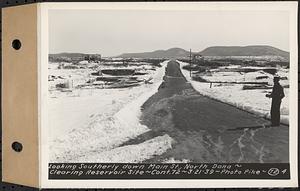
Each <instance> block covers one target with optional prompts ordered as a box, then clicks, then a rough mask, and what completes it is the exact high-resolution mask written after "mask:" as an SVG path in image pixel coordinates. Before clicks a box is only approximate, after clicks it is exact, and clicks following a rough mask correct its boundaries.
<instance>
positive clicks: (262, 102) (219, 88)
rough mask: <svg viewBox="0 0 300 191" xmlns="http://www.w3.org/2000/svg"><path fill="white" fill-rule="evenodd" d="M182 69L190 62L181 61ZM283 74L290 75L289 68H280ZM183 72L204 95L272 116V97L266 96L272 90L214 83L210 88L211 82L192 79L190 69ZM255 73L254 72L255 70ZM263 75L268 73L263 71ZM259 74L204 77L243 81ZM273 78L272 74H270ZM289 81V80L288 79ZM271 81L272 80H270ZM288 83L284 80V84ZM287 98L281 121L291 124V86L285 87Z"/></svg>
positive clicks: (257, 113)
mask: <svg viewBox="0 0 300 191" xmlns="http://www.w3.org/2000/svg"><path fill="white" fill-rule="evenodd" d="M178 62H179V63H180V65H181V69H182V67H183V66H184V65H188V63H185V62H180V61H178ZM279 72H280V74H281V76H288V70H284V69H282V70H280V71H279ZM182 73H183V75H184V76H185V78H186V79H187V80H188V81H189V82H190V83H191V84H192V86H193V88H194V89H195V90H197V91H198V92H199V93H201V94H202V95H205V96H208V97H211V98H213V99H216V100H219V101H222V102H224V103H228V104H231V105H233V106H235V107H237V108H240V109H242V110H245V111H248V112H250V113H253V114H256V115H259V116H262V117H265V118H268V119H269V118H270V108H271V99H269V98H266V97H265V94H267V93H269V92H271V91H272V90H242V85H240V84H219V83H216V84H213V85H212V87H211V88H210V84H209V83H203V82H198V81H194V80H192V79H191V77H190V74H189V71H187V70H184V69H182ZM253 73H254V72H253ZM262 74H263V75H268V76H269V74H265V73H262ZM257 75H258V74H257V73H256V72H255V74H251V73H248V74H245V76H243V75H239V74H237V73H234V74H233V72H232V73H231V72H226V74H225V75H224V74H223V73H221V72H220V73H213V74H212V75H211V76H205V77H204V78H205V79H207V80H211V81H226V80H229V81H239V80H240V81H241V80H243V77H245V78H247V80H251V81H255V77H256V76H257ZM269 77H271V78H269V79H268V82H269V81H270V79H272V78H273V77H272V76H269ZM286 81H287V80H286ZM270 83H271V82H270ZM286 83H287V84H288V81H287V82H284V84H286ZM284 93H285V98H284V99H283V100H282V103H281V122H282V123H284V124H289V88H285V89H284Z"/></svg>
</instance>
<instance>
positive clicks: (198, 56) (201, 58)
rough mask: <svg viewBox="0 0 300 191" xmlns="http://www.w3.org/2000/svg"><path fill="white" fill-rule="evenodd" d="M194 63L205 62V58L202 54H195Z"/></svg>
mask: <svg viewBox="0 0 300 191" xmlns="http://www.w3.org/2000/svg"><path fill="white" fill-rule="evenodd" d="M193 60H194V61H203V60H204V57H203V56H202V55H201V54H193Z"/></svg>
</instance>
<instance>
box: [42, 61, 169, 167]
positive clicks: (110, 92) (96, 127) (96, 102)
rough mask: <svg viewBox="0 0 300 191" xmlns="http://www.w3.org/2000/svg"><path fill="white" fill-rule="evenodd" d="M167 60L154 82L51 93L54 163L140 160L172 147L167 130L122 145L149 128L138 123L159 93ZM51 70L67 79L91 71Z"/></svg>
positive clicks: (50, 120)
mask: <svg viewBox="0 0 300 191" xmlns="http://www.w3.org/2000/svg"><path fill="white" fill-rule="evenodd" d="M167 62H168V61H166V62H164V63H163V64H162V65H163V66H162V67H160V68H158V69H157V70H156V71H155V72H153V73H151V74H150V75H151V76H152V77H153V84H143V85H141V86H137V87H131V88H124V89H76V90H73V91H72V92H49V99H48V107H49V109H48V111H49V114H48V116H49V121H48V125H49V128H48V129H49V135H50V140H49V141H50V152H49V153H50V162H141V161H143V160H146V159H149V158H151V157H152V156H153V155H159V154H162V153H163V152H165V151H166V150H167V149H170V148H171V143H172V141H173V140H172V138H171V137H169V136H168V135H166V134H165V135H163V136H158V137H154V138H153V139H150V140H147V141H145V142H143V143H140V144H137V145H127V146H122V147H120V145H121V144H122V143H124V142H126V141H128V140H130V139H132V138H135V137H136V136H138V135H140V134H142V133H145V132H147V131H149V129H148V128H147V127H146V126H144V125H141V124H140V123H139V115H140V106H141V105H142V104H143V103H144V102H145V101H146V100H147V99H148V98H149V97H151V96H152V95H153V94H154V93H155V92H156V91H157V89H158V87H159V85H160V84H161V82H162V80H163V76H164V72H165V67H166V63H167ZM49 71H51V74H52V75H61V76H64V77H66V78H67V76H68V75H69V76H70V75H71V76H72V77H74V73H75V74H76V75H77V76H76V79H82V78H84V77H87V75H88V74H89V72H90V71H88V70H60V71H59V70H56V71H55V70H49ZM66 71H67V73H63V74H62V73H61V72H66ZM55 72H56V73H55ZM58 72H60V73H59V74H58ZM68 72H69V73H68ZM73 79H74V78H73Z"/></svg>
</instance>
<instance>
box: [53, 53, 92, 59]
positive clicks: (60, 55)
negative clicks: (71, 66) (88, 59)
mask: <svg viewBox="0 0 300 191" xmlns="http://www.w3.org/2000/svg"><path fill="white" fill-rule="evenodd" d="M86 55H87V54H83V53H67V52H63V53H58V54H49V57H51V58H61V57H65V58H71V59H72V58H78V57H84V56H86Z"/></svg>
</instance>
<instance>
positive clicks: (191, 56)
mask: <svg viewBox="0 0 300 191" xmlns="http://www.w3.org/2000/svg"><path fill="white" fill-rule="evenodd" d="M190 77H192V49H190Z"/></svg>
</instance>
